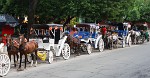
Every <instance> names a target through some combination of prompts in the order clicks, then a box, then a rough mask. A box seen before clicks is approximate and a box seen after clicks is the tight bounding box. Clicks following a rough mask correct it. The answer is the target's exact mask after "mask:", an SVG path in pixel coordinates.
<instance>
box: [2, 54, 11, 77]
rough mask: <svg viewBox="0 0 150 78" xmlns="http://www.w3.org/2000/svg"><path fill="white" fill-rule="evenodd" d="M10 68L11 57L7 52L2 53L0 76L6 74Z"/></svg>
mask: <svg viewBox="0 0 150 78" xmlns="http://www.w3.org/2000/svg"><path fill="white" fill-rule="evenodd" d="M9 70H10V59H9V57H8V55H6V54H0V76H5V75H6V74H7V73H8V72H9Z"/></svg>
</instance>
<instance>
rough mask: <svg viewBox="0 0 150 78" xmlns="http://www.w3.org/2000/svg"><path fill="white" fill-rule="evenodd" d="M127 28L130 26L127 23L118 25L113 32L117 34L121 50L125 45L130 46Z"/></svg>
mask: <svg viewBox="0 0 150 78" xmlns="http://www.w3.org/2000/svg"><path fill="white" fill-rule="evenodd" d="M129 28H130V25H129V24H128V23H119V24H118V30H115V32H117V33H118V39H119V42H120V44H121V46H122V48H124V47H125V46H126V44H127V45H128V46H131V43H132V41H131V37H130V35H131V33H129Z"/></svg>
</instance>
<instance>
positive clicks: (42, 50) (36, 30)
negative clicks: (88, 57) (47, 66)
mask: <svg viewBox="0 0 150 78" xmlns="http://www.w3.org/2000/svg"><path fill="white" fill-rule="evenodd" d="M62 27H63V25H60V24H34V25H33V27H32V28H31V31H32V33H31V34H32V36H31V38H30V39H29V41H32V40H35V41H36V42H37V43H38V55H39V56H44V55H47V56H48V62H49V63H52V62H53V55H55V56H61V55H62V56H63V58H64V59H69V57H70V46H69V45H68V44H67V43H65V41H66V39H67V36H63V35H62V33H63V28H62ZM45 57H46V56H45ZM42 58H43V57H42Z"/></svg>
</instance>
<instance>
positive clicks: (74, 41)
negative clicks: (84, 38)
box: [67, 35, 81, 55]
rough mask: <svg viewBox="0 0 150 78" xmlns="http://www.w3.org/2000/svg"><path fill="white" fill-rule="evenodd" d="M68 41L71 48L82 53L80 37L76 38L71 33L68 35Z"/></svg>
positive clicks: (77, 52) (78, 53)
mask: <svg viewBox="0 0 150 78" xmlns="http://www.w3.org/2000/svg"><path fill="white" fill-rule="evenodd" d="M67 43H68V44H69V46H70V48H71V49H72V51H73V52H74V53H76V54H77V55H80V51H81V43H80V40H79V39H78V38H75V37H73V36H71V35H68V37H67Z"/></svg>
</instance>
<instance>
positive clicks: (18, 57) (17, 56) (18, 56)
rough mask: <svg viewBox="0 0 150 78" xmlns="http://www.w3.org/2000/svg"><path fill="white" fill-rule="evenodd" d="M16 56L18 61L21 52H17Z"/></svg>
mask: <svg viewBox="0 0 150 78" xmlns="http://www.w3.org/2000/svg"><path fill="white" fill-rule="evenodd" d="M16 56H17V62H18V59H19V54H18V53H17V54H16Z"/></svg>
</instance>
